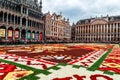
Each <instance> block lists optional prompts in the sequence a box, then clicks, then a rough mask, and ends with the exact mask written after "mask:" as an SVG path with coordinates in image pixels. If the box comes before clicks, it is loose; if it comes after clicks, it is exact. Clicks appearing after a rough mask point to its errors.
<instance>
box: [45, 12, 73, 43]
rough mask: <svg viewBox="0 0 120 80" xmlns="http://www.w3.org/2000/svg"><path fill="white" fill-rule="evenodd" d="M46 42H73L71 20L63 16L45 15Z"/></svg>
mask: <svg viewBox="0 0 120 80" xmlns="http://www.w3.org/2000/svg"><path fill="white" fill-rule="evenodd" d="M44 20H45V39H46V42H69V41H70V40H71V26H70V23H69V19H65V18H62V14H61V13H60V14H59V15H57V14H56V13H53V14H50V12H48V13H46V14H45V15H44Z"/></svg>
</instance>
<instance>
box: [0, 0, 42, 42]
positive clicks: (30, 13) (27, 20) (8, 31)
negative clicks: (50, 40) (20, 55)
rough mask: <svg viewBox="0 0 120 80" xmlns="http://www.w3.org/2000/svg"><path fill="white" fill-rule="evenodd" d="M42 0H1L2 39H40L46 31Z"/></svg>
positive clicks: (0, 38)
mask: <svg viewBox="0 0 120 80" xmlns="http://www.w3.org/2000/svg"><path fill="white" fill-rule="evenodd" d="M42 16H43V14H42V1H40V3H39V4H38V0H0V40H1V41H11V42H12V41H18V40H19V41H24V40H25V41H39V40H40V35H41V34H43V33H44V21H43V20H42Z"/></svg>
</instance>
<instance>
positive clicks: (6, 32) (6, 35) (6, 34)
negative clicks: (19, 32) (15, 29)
mask: <svg viewBox="0 0 120 80" xmlns="http://www.w3.org/2000/svg"><path fill="white" fill-rule="evenodd" d="M5 39H6V40H7V39H8V27H6V30H5Z"/></svg>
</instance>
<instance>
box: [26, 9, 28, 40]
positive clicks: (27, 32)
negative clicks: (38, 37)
mask: <svg viewBox="0 0 120 80" xmlns="http://www.w3.org/2000/svg"><path fill="white" fill-rule="evenodd" d="M27 35H28V8H27V14H26V40H28V38H27Z"/></svg>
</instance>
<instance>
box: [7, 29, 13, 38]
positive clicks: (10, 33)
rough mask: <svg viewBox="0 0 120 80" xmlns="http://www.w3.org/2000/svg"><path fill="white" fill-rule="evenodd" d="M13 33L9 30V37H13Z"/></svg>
mask: <svg viewBox="0 0 120 80" xmlns="http://www.w3.org/2000/svg"><path fill="white" fill-rule="evenodd" d="M12 35H13V33H12V30H8V37H9V38H11V37H12Z"/></svg>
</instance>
